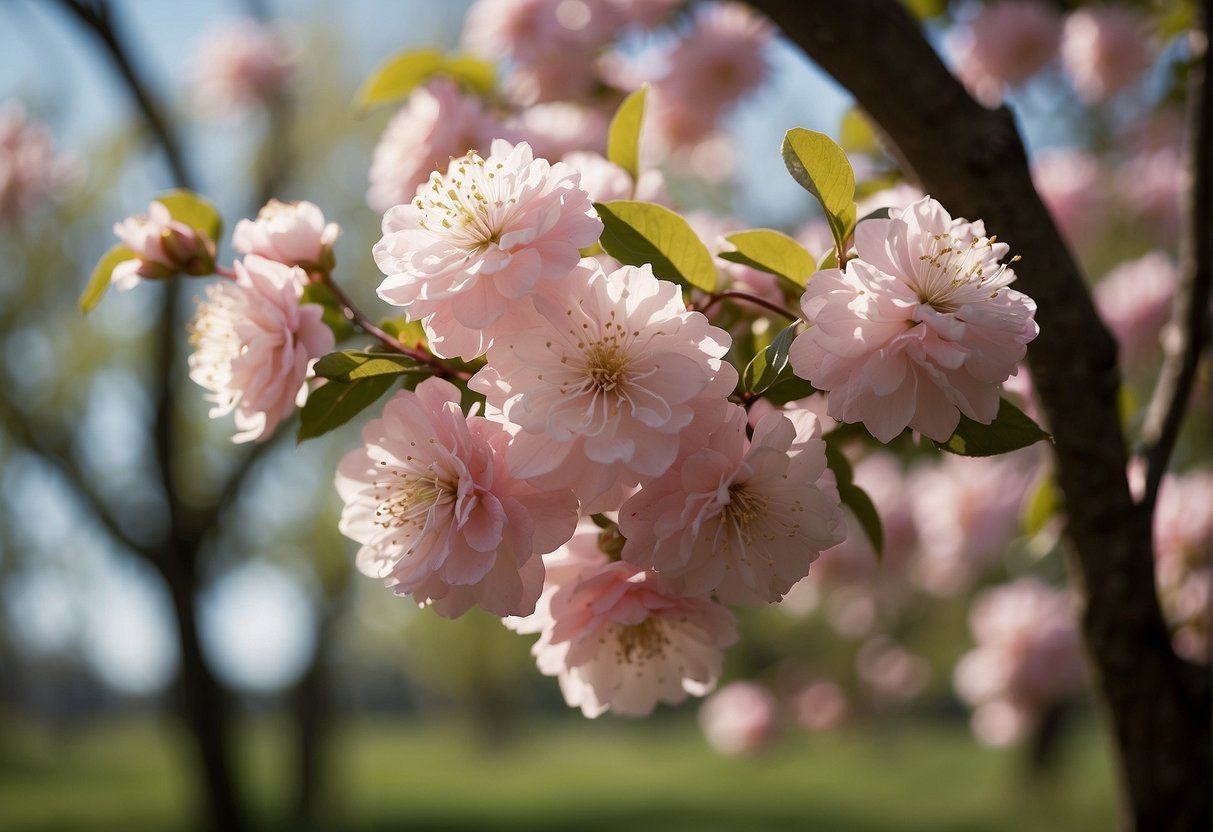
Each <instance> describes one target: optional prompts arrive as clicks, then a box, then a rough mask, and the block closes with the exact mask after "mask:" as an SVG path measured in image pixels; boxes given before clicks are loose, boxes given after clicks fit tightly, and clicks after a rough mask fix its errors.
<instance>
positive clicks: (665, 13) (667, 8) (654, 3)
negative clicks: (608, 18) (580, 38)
mask: <svg viewBox="0 0 1213 832" xmlns="http://www.w3.org/2000/svg"><path fill="white" fill-rule="evenodd" d="M606 2H607V3H608V4H609V5H610V6H611V7H612V8H613V9H615V11H616V13H617V14H618V15H619V16H620V18H621V19H622V20H623V22H624V23H627V24H630V25H632V26H639V27H640V28H642V29H653V28H655V27H657V26H660V25H661V24H663V23H665V22H666V21H668V20H669V19H670V17H671V16H672V15H673V14H674V12H676V11H677V10H678V7H679V6H681V5H682V2H683V0H606Z"/></svg>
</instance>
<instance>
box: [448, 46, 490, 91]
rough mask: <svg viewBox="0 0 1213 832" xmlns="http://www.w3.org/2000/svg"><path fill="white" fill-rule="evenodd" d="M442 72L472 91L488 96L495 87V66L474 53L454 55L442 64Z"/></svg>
mask: <svg viewBox="0 0 1213 832" xmlns="http://www.w3.org/2000/svg"><path fill="white" fill-rule="evenodd" d="M442 74H443V75H449V76H450V77H451V78H453V79H455V80H456V81H458V82H459V83H461V84H463V86H465V87H467V88H468V89H469V90H471V91H472V92H474V93H477V94H479V95H481V96H485V97H488V96H490V95H492V94H493V91H494V90H496V89H497V67H496V66H494V65H493V62H492V61H486V60H485V59H484V58H477V57H476V56H475V55H454V56H451V57H449V58H447V59H446V63H444V64H443V65H442Z"/></svg>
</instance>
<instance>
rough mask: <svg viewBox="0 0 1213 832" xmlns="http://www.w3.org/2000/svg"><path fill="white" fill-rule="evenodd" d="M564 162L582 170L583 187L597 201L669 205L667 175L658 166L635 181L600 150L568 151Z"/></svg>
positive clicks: (644, 172)
mask: <svg viewBox="0 0 1213 832" xmlns="http://www.w3.org/2000/svg"><path fill="white" fill-rule="evenodd" d="M561 161H563V162H564V163H565V164H567V165H570V166H572V167H573V168H574V169H576V170H577V171H579V172H580V173H581V187H583V188H585V190H586V193H588V194H589V195H590V199H591V200H593V201H594V202H610V201H612V200H616V199H638V200H640V201H642V202H656V203H658V204H667V203H668V202H669V201H670V195H669V194H668V193H667V192H666V188H665V177H664V176H663V175H662V173H661V171H659V170H657V169H656V168H650V169H649V170H646V171H642V172H641V174H640V177H639V179H638V180H637V181H636V182H633V181H632V176H631V174H629V173H628V172H627V171H626V170H624V169H623V168H621V167H619V165H617V164H615V163H614V162H611V161H609V160H608V159H607V158H606V157H604V156H601V155H599V154H597V153H587V152H584V151H577V152H573V153H569V154H567V155H566V156H565V157H564V159H562V160H561Z"/></svg>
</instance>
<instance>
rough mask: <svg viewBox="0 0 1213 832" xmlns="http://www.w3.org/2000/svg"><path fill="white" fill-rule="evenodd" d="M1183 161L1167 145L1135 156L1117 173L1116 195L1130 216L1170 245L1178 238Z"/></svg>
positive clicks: (1180, 155) (1161, 241)
mask: <svg viewBox="0 0 1213 832" xmlns="http://www.w3.org/2000/svg"><path fill="white" fill-rule="evenodd" d="M1183 175H1184V173H1183V158H1182V153H1181V151H1180V149H1179V148H1178V147H1173V146H1168V147H1162V148H1159V149H1157V150H1148V151H1143V152H1142V153H1138V154H1136V155H1134V156H1132V157H1131V158H1130V159H1129V160H1128V161H1127V162H1125V163H1124V164H1123V165H1121V167H1120V168H1119V170H1118V171H1117V173H1116V192H1117V194H1118V195H1119V197H1120V202H1121V204H1123V205H1124V208H1125V211H1126V212H1128V214H1129V215H1130V216H1131V217H1133V218H1135V219H1138V220H1140V221H1141V222H1142V223H1144V224H1145V226H1146V228H1147V230H1149V231H1151V232H1153V233H1154V234H1156V235H1158V239H1157V242H1158V243H1160V244H1169V243H1171V242H1173V241H1174V240H1176V239H1178V237H1179V223H1180V216H1181V213H1182V210H1181V193H1182V180H1183Z"/></svg>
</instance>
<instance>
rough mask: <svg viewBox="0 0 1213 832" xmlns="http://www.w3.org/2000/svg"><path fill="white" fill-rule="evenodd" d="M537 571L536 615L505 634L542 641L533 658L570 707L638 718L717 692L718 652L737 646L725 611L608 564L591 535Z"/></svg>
mask: <svg viewBox="0 0 1213 832" xmlns="http://www.w3.org/2000/svg"><path fill="white" fill-rule="evenodd" d="M544 562H545V564H546V566H547V580H546V582H545V586H544V591H543V595H542V596H541V597H540V599H539V603H538V605H537V606H536V608H535V613H534V614H533V615H531V616H529V617H527V618H521V619H517V618H515V619H507V620H506V625H507V626H509V627H510V628H511V629H514V630H516V631H517V632H520V633H540V634H541V635H540V638H539V641H538V642H536V644H535V646H534V647H533V648H532V651H531V652H532V653H533V654H534V655H535V657H536V659H537V663H538V665H539V670H540V672H541V673H543V674H544V675H545V676H556V677H557V678H558V679H559V681H560V689H561V692H562V693H563V694H564V699H565V701H566V702H567V703H568V704H569V705H570V706H571V707H579V708H581V711H582V713H584V714H585V715H586V716H588V717H596V716H598V715H600V714H602V713H605V712H606V711H608V710H609V711H612V712H614V713H616V714H619V715H622V716H646V715H648V714H649V713H651V712H652V710H653V708H655V707H656V706H657V703H658V702H664V703H666V704H669V705H675V704H677V703H679V702H682V701H683V700H684V699H686V697H687V696H688V695H691V696H704V695H705V694H707V693H708V692H709V691H710V690H712V688H714V687H715V686H716V681H717V679H719V677H720V668H721V664H722V662H723V654H722V650H723V648H725V647H728V646H730V645H732V644H734V643H736V641H737V629H736V625H735V624H734V622H733V616H732V614H731V613H730V612H729V611H728V609H726V608H725V607H723V606H721V605H720V604H717V603H715V602H714V601H712V600H711V599H709V598H686V597H681V596H678V595H674V594H671V593H670V592H668V591H667V590H666V589H665V588H664V586H663V585H662V582H661V579H660V577H659V576H658V575H656V574H655V573H653V572H645V571H643V570H640V569H637V568H636V567H635V566H632V565H631V564H628V563H624V562H623V561H614V562H612V561H611V560H609V559H608V557H607V555H606V554H605V553H603V552H602V551H601V549H600V548H599V535H598V530H597V529H595V528H593V527H589V528H586V527H584V526H583V528H582V530H581V531H579V532H578V533H577V534H575V535H574V536H573V538H572V540H570V541H569V542H568V544H567V545H566V546H564V547H562V548H561V549H559V550H558V551H557V552H555V553H554V554H553V555H551V556H548V557H545V558H544Z"/></svg>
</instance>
